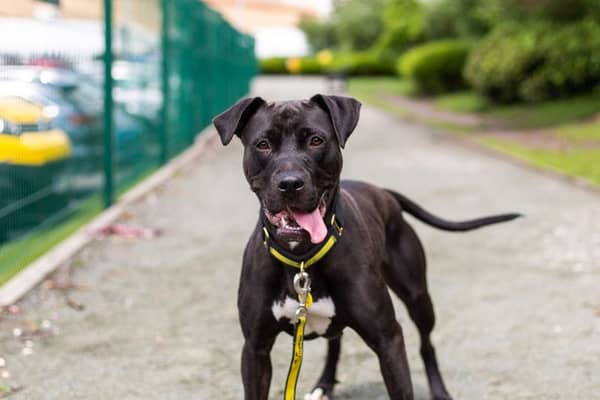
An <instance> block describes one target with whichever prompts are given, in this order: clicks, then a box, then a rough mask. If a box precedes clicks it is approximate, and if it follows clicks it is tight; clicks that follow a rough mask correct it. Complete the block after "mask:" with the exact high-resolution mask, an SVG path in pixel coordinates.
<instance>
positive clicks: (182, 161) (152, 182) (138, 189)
mask: <svg viewBox="0 0 600 400" xmlns="http://www.w3.org/2000/svg"><path fill="white" fill-rule="evenodd" d="M216 138H217V135H216V134H215V132H214V131H209V132H207V133H205V134H203V135H201V136H199V137H198V138H197V140H196V143H195V144H194V145H193V146H191V147H190V148H189V149H187V150H185V151H184V152H183V153H181V154H180V155H178V156H177V157H175V158H173V159H172V160H171V161H169V163H167V164H166V165H165V166H163V167H162V168H160V169H158V170H157V171H156V172H154V173H153V174H152V175H150V176H149V177H148V178H146V179H144V180H143V181H142V182H140V183H138V184H137V185H136V186H134V187H133V188H132V189H131V190H129V191H128V192H127V193H126V194H124V195H123V196H122V197H121V198H120V199H119V201H118V202H117V203H115V204H114V205H113V206H112V207H110V208H108V209H106V210H105V211H103V212H102V213H101V214H100V215H98V216H97V217H95V218H94V219H93V220H92V221H91V222H89V223H88V224H86V225H84V226H82V227H81V228H79V229H78V230H77V231H76V232H75V233H73V234H72V235H71V236H69V237H68V238H67V239H65V240H63V241H62V242H60V243H59V244H57V245H56V246H54V247H53V248H52V249H51V250H49V251H48V252H47V253H46V254H44V255H43V256H41V257H40V258H38V259H37V260H35V261H34V262H33V263H31V264H29V265H28V266H27V267H26V268H25V269H23V270H22V271H21V272H19V273H18V274H17V275H15V276H14V277H13V278H11V279H10V280H9V281H8V282H6V283H5V284H4V285H3V286H2V287H0V307H5V306H9V305H11V304H14V303H15V302H17V301H18V300H19V299H21V298H22V297H23V296H24V295H25V294H26V293H27V292H29V291H30V290H31V289H33V288H34V287H36V286H37V285H38V284H39V283H40V282H42V281H43V280H44V278H46V277H47V276H48V275H49V274H50V273H52V272H54V271H55V270H56V269H57V268H58V267H59V266H61V265H62V264H64V263H66V262H67V261H69V260H70V259H71V258H72V257H73V256H75V255H76V254H77V253H78V252H79V251H81V249H83V248H84V247H85V246H87V245H88V244H89V243H90V242H92V241H93V240H94V236H93V235H91V234H90V232H92V231H95V230H97V229H99V228H101V227H103V226H105V225H107V224H110V223H112V222H114V221H116V220H117V219H118V218H119V217H120V216H121V215H123V213H124V212H125V211H126V209H127V207H128V206H130V205H131V204H133V203H135V202H137V201H139V200H141V199H142V198H143V197H144V196H146V195H147V194H148V193H150V192H152V191H153V190H155V189H156V188H158V187H159V186H161V185H162V184H164V183H165V182H166V181H167V180H169V179H170V178H172V177H173V176H174V175H176V174H177V173H178V172H179V171H181V170H183V169H185V168H186V167H188V166H190V165H191V164H192V163H193V162H194V161H195V160H196V159H197V158H199V157H200V156H201V155H202V154H204V153H205V151H206V150H207V149H210V148H211V146H212V145H213V144H214V143H215V140H216Z"/></svg>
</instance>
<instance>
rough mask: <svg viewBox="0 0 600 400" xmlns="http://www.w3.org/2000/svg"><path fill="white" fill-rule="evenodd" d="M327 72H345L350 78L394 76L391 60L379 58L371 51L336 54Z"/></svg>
mask: <svg viewBox="0 0 600 400" xmlns="http://www.w3.org/2000/svg"><path fill="white" fill-rule="evenodd" d="M328 70H329V71H333V72H345V73H347V74H348V75H352V76H365V75H366V76H375V75H379V76H381V75H394V74H395V69H394V62H393V60H392V59H389V58H386V57H382V56H379V55H378V54H377V53H376V52H373V51H364V52H351V53H338V54H336V55H335V57H334V61H333V63H332V64H331V66H330V67H329V68H328Z"/></svg>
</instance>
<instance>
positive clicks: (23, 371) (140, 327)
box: [0, 78, 600, 400]
mask: <svg viewBox="0 0 600 400" xmlns="http://www.w3.org/2000/svg"><path fill="white" fill-rule="evenodd" d="M320 90H324V88H323V83H322V81H320V80H317V79H300V78H291V79H290V78H287V79H259V80H258V81H257V82H256V85H255V92H256V93H258V94H261V95H262V96H264V97H265V98H268V99H275V98H291V97H301V96H309V95H311V94H313V93H314V92H317V91H320ZM345 157H346V158H345V167H344V168H345V169H344V175H345V176H346V177H352V178H358V179H365V180H369V181H372V182H376V183H379V184H382V185H385V186H388V187H391V188H394V189H397V190H399V191H401V192H403V193H404V194H406V195H408V196H410V197H412V198H413V199H415V200H417V201H418V202H419V203H420V204H422V205H424V206H426V207H427V208H428V209H430V210H432V211H434V212H435V213H437V214H439V215H441V216H445V217H448V218H457V219H458V218H466V217H474V216H479V215H484V214H488V213H494V212H503V211H521V212H523V213H525V214H526V215H527V218H525V219H522V220H519V221H516V222H512V223H508V224H504V225H502V226H496V227H490V228H487V229H482V230H480V231H476V232H471V233H467V234H451V233H444V232H441V231H437V230H434V229H432V228H429V227H427V226H424V225H422V224H421V223H419V222H414V226H415V227H416V229H417V230H418V232H419V234H420V236H421V238H422V239H423V241H424V243H425V247H426V251H427V254H428V258H429V282H430V289H431V293H432V296H433V299H434V304H435V306H436V311H437V317H438V322H437V327H436V330H435V334H434V341H435V343H436V345H437V349H438V357H439V359H440V362H441V367H442V372H443V373H444V375H445V378H446V383H447V385H448V387H449V390H450V392H451V393H452V394H453V395H454V397H455V399H457V400H470V399H472V400H482V399H509V398H510V399H545V400H552V399H565V400H576V399H582V400H592V399H597V398H600V397H599V396H600V374H599V373H598V372H599V368H600V361H599V360H600V289H599V283H600V230H599V229H598V227H599V226H600V201H599V200H600V197H599V196H598V195H597V194H594V193H590V192H586V191H584V190H581V189H578V188H576V187H573V186H570V185H568V184H566V183H564V182H562V181H560V180H555V179H553V178H549V177H547V176H544V175H541V174H538V173H535V172H531V171H528V170H525V169H522V168H520V167H518V166H515V165H513V164H511V163H509V162H506V161H503V160H500V159H497V158H494V157H490V156H488V155H486V154H484V153H480V152H477V151H475V150H473V149H469V148H465V147H461V146H459V145H457V144H455V142H454V141H453V140H449V139H448V137H447V136H446V135H444V134H440V133H436V132H433V131H432V130H430V129H427V128H424V127H422V126H419V125H414V124H411V123H407V122H404V121H401V120H399V119H396V118H394V117H392V116H389V115H387V114H384V113H381V112H379V111H376V110H374V109H372V108H370V107H364V108H363V113H362V119H361V122H360V125H359V127H358V129H357V131H356V132H355V134H354V135H353V136H352V138H351V139H350V141H349V143H348V146H347V151H346V153H345ZM240 166H241V146H240V145H239V144H238V143H235V144H234V145H232V146H230V147H228V148H224V149H222V148H220V147H219V146H215V151H213V152H211V154H210V155H208V156H207V157H205V158H204V159H203V160H202V161H200V162H198V163H197V164H196V165H193V166H192V167H191V168H190V169H189V171H187V172H186V173H184V174H181V175H179V176H177V177H176V178H175V179H173V180H172V181H171V182H169V183H168V184H167V185H166V186H165V187H163V188H162V189H161V190H159V191H157V192H156V193H155V194H153V195H150V196H149V197H148V198H147V199H146V200H144V201H143V202H141V203H140V204H138V205H137V206H136V207H134V208H132V209H131V213H130V214H131V215H130V216H129V218H128V220H127V221H126V222H127V223H131V224H135V225H140V226H144V227H152V228H160V229H162V230H163V231H164V234H163V236H161V237H159V238H155V239H146V240H139V241H126V240H120V241H119V240H116V239H114V238H109V239H103V240H99V241H97V242H95V243H94V244H93V245H91V246H89V247H88V248H87V249H86V250H85V251H84V252H83V253H82V254H81V255H80V256H78V257H77V259H76V260H74V262H73V264H72V266H71V273H72V277H71V279H72V282H73V283H74V284H75V286H76V288H75V289H70V290H57V289H56V286H57V285H58V286H61V285H62V286H64V284H65V283H68V281H69V279H67V278H65V277H64V274H65V272H64V271H63V273H62V275H61V273H59V274H58V275H57V276H56V277H55V279H54V281H51V282H47V283H46V284H45V287H42V288H39V289H37V290H35V291H34V292H33V293H32V294H30V295H29V296H28V297H27V298H26V299H25V300H24V301H23V302H22V303H21V304H19V308H20V311H19V312H18V313H16V314H8V313H4V314H3V316H2V319H1V320H0V356H1V357H3V359H4V360H5V362H6V367H5V368H1V369H0V376H2V375H3V376H4V378H2V382H5V383H6V384H9V385H12V386H15V387H20V390H19V391H18V392H15V393H13V394H12V395H11V396H10V398H11V399H28V400H33V399H44V400H50V399H119V400H127V399H161V400H163V399H177V400H185V399H220V400H229V399H240V398H241V384H240V377H239V358H240V348H241V333H240V330H239V327H238V322H237V315H236V307H235V299H236V290H237V281H238V274H239V267H240V259H241V252H242V249H243V245H244V242H245V240H246V238H247V236H248V234H249V232H250V230H251V228H252V226H253V224H254V222H255V218H256V211H257V202H256V200H255V199H254V197H253V195H252V194H251V193H250V192H249V190H248V189H247V185H246V183H245V181H244V180H243V177H242V172H241V168H240ZM53 286H54V288H53ZM65 294H67V295H68V298H69V299H70V304H71V305H70V306H69V305H68V304H67V301H66V298H67V297H66V295H65ZM78 304H80V305H82V306H83V307H84V308H83V310H79V311H78V310H76V309H75V308H77V305H78ZM396 310H397V314H398V318H399V320H400V321H401V322H402V323H403V324H404V326H405V332H406V336H407V343H408V354H409V360H410V364H411V370H412V375H413V381H414V385H415V392H416V395H417V399H420V400H425V399H427V398H428V392H427V387H426V384H425V378H424V373H423V368H422V365H421V362H420V359H419V356H418V340H417V335H416V331H415V329H414V327H413V325H412V324H411V323H410V322H409V321H408V320H407V317H406V313H405V311H404V308H403V307H402V306H401V305H400V304H397V307H396ZM19 330H20V331H19ZM32 331H33V333H31V332H32ZM20 332H21V335H20V336H19V337H17V336H16V335H15V334H19V333H20ZM28 340H29V341H28ZM290 343H291V339H290V338H289V337H287V336H284V335H282V336H280V339H279V340H278V342H277V344H276V346H275V349H274V350H273V354H272V358H273V362H274V377H273V383H272V388H271V398H272V399H279V398H280V397H281V396H280V394H281V390H282V385H283V383H284V376H285V373H286V371H287V363H288V361H289V354H290ZM324 344H325V343H324V341H322V340H321V341H312V342H308V343H307V345H306V359H305V364H304V365H305V366H304V368H303V371H302V374H301V377H300V392H303V391H305V390H307V389H309V387H310V386H311V385H312V384H313V383H314V380H315V379H316V376H317V374H318V372H319V371H320V369H321V366H322V358H323V356H324V349H325V347H324ZM342 353H343V354H342V359H341V366H340V370H339V379H340V380H341V382H342V383H341V384H340V385H339V390H338V394H339V396H338V398H339V399H386V398H387V396H386V394H385V391H384V387H383V384H382V381H381V377H380V374H379V370H378V367H377V362H376V359H375V356H374V355H373V353H372V352H371V351H370V350H369V349H368V348H367V347H366V346H365V345H364V344H363V343H362V342H361V341H360V340H359V339H358V337H357V336H356V335H355V334H354V333H353V332H351V331H347V332H346V334H345V341H344V344H343V350H342ZM0 363H1V360H0ZM7 374H10V377H8V378H7Z"/></svg>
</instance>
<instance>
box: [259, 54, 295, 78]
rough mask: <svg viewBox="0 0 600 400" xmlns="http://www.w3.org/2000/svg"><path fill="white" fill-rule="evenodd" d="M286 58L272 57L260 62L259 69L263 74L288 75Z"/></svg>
mask: <svg viewBox="0 0 600 400" xmlns="http://www.w3.org/2000/svg"><path fill="white" fill-rule="evenodd" d="M285 62H286V58H285V57H270V58H262V59H260V60H259V68H260V72H261V73H262V74H288V73H289V71H288V70H287V68H286V66H285Z"/></svg>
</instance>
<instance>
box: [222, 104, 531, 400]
mask: <svg viewBox="0 0 600 400" xmlns="http://www.w3.org/2000/svg"><path fill="white" fill-rule="evenodd" d="M360 108H361V103H360V102H359V101H357V100H355V99H353V98H351V97H343V96H329V95H323V94H317V95H315V96H313V97H311V98H310V99H309V100H293V101H282V102H266V101H265V100H263V99H262V98H260V97H251V98H246V99H243V100H241V101H239V102H238V103H236V104H235V105H233V106H232V107H231V108H229V109H228V110H226V111H224V112H223V113H221V114H219V115H218V116H216V117H215V118H214V120H213V123H214V125H215V127H216V129H217V132H218V134H219V136H220V139H221V141H222V143H223V145H227V144H228V143H230V141H231V140H232V138H233V137H234V136H238V137H239V138H240V139H241V142H242V144H243V147H244V153H243V170H244V174H245V176H246V179H247V181H248V183H249V185H250V189H251V190H252V191H253V192H254V193H255V194H256V196H257V197H258V200H259V202H260V211H259V219H258V223H257V225H256V227H255V229H254V232H253V233H252V234H251V236H250V239H249V241H248V243H247V245H246V248H245V251H244V256H243V262H242V272H241V277H240V284H239V291H238V311H239V319H240V324H241V328H242V333H243V336H244V340H245V342H244V346H243V350H242V365H241V372H242V380H243V387H244V394H245V397H244V398H245V399H246V400H267V398H268V393H269V386H270V381H271V371H272V367H271V360H270V351H271V348H272V346H273V344H274V341H275V339H276V337H277V335H278V334H279V333H281V332H287V333H289V334H294V324H295V323H296V321H297V317H296V314H295V310H296V308H297V307H298V304H299V302H298V297H297V295H296V292H295V290H294V282H293V278H294V276H295V274H296V272H297V271H298V270H297V269H296V268H293V267H291V266H289V265H287V264H286V262H285V261H286V260H290V259H298V258H301V257H302V255H305V254H313V253H314V252H313V253H311V251H313V250H314V249H316V248H319V246H322V245H323V242H324V241H325V240H327V238H331V237H334V239H333V241H334V242H335V243H334V245H333V246H332V247H330V248H329V250H328V252H326V254H325V255H322V257H321V258H319V259H318V261H316V262H315V263H314V265H311V266H310V267H309V268H307V270H306V271H307V273H308V274H309V276H310V278H311V281H312V296H313V303H312V306H311V307H310V308H309V310H308V315H307V319H306V321H307V322H306V330H305V335H306V336H305V338H306V339H312V338H316V337H324V338H326V339H328V350H327V356H326V361H325V367H324V369H323V372H322V374H321V376H320V378H319V379H318V381H317V383H316V384H315V386H314V389H313V391H312V392H311V394H309V395H307V397H306V398H308V399H321V400H323V399H330V398H331V397H332V394H333V389H334V385H335V383H336V369H337V362H338V358H339V355H340V348H341V334H342V330H343V329H344V328H346V327H349V328H351V329H353V330H354V331H356V332H357V333H358V334H359V335H360V337H361V338H362V339H363V340H364V341H365V343H366V344H367V345H368V346H369V347H370V348H371V349H372V350H373V351H374V352H375V353H376V355H377V357H378V359H379V365H380V369H381V373H382V376H383V381H384V383H385V387H386V389H387V392H388V394H389V397H390V398H391V399H392V400H400V399H413V389H412V383H411V378H410V373H409V366H408V362H407V357H406V352H405V344H404V338H403V333H402V328H401V326H400V324H399V323H398V322H397V321H396V318H395V312H394V308H393V305H392V301H391V298H390V295H389V293H388V290H387V288H388V287H389V288H390V289H391V290H392V291H393V292H394V294H396V295H397V296H398V297H399V298H400V299H401V300H402V302H403V303H404V304H405V305H406V308H407V310H408V313H409V315H410V318H411V319H412V321H413V322H414V323H415V325H416V326H417V328H418V332H419V334H420V341H421V346H420V353H421V357H422V359H423V362H424V365H425V370H426V374H427V378H428V382H429V387H430V392H431V397H432V398H433V399H435V400H448V399H451V396H450V395H449V393H448V391H447V390H446V387H445V385H444V381H443V379H442V375H441V373H440V370H439V368H438V362H437V359H436V354H435V350H434V347H433V345H432V343H431V340H430V334H431V331H432V329H433V326H434V322H435V317H434V310H433V305H432V301H431V297H430V295H429V292H428V289H427V279H426V273H425V254H424V250H423V247H422V245H421V243H420V241H419V238H418V237H417V235H416V233H415V231H414V230H413V228H412V227H411V226H410V225H409V224H408V223H407V222H406V220H405V219H404V218H403V213H404V212H406V213H408V214H410V215H412V216H414V217H416V218H417V219H419V220H421V221H423V222H425V223H427V224H429V225H431V226H434V227H436V228H439V229H442V230H447V231H468V230H471V229H475V228H479V227H483V226H486V225H490V224H495V223H499V222H504V221H509V220H512V219H514V218H517V217H519V216H520V215H519V214H516V213H515V214H501V215H494V216H489V217H484V218H478V219H473V220H469V221H462V222H452V221H447V220H444V219H442V218H439V217H437V216H434V215H433V214H431V213H429V212H428V211H426V210H425V209H423V208H422V207H420V206H419V205H417V204H416V203H415V202H413V201H411V200H410V199H408V198H406V197H405V196H403V195H401V194H399V193H396V192H394V191H392V190H389V189H382V188H379V187H376V186H374V185H371V184H369V183H364V182H359V181H346V180H344V181H341V180H340V172H341V170H342V152H341V151H342V149H343V148H344V146H345V144H346V142H347V140H348V138H349V137H350V135H351V134H352V132H353V131H354V129H355V127H356V125H357V123H358V120H359V115H360ZM341 215H343V217H341ZM338 219H339V220H338ZM334 228H335V229H334ZM332 232H333V233H332ZM336 233H337V234H336ZM334 234H335V235H334ZM273 248H275V250H276V251H275V252H273V251H270V249H273ZM282 253H283V254H287V256H286V257H283V258H281V257H278V256H277V255H281V254H282ZM282 260H283V261H282Z"/></svg>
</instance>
